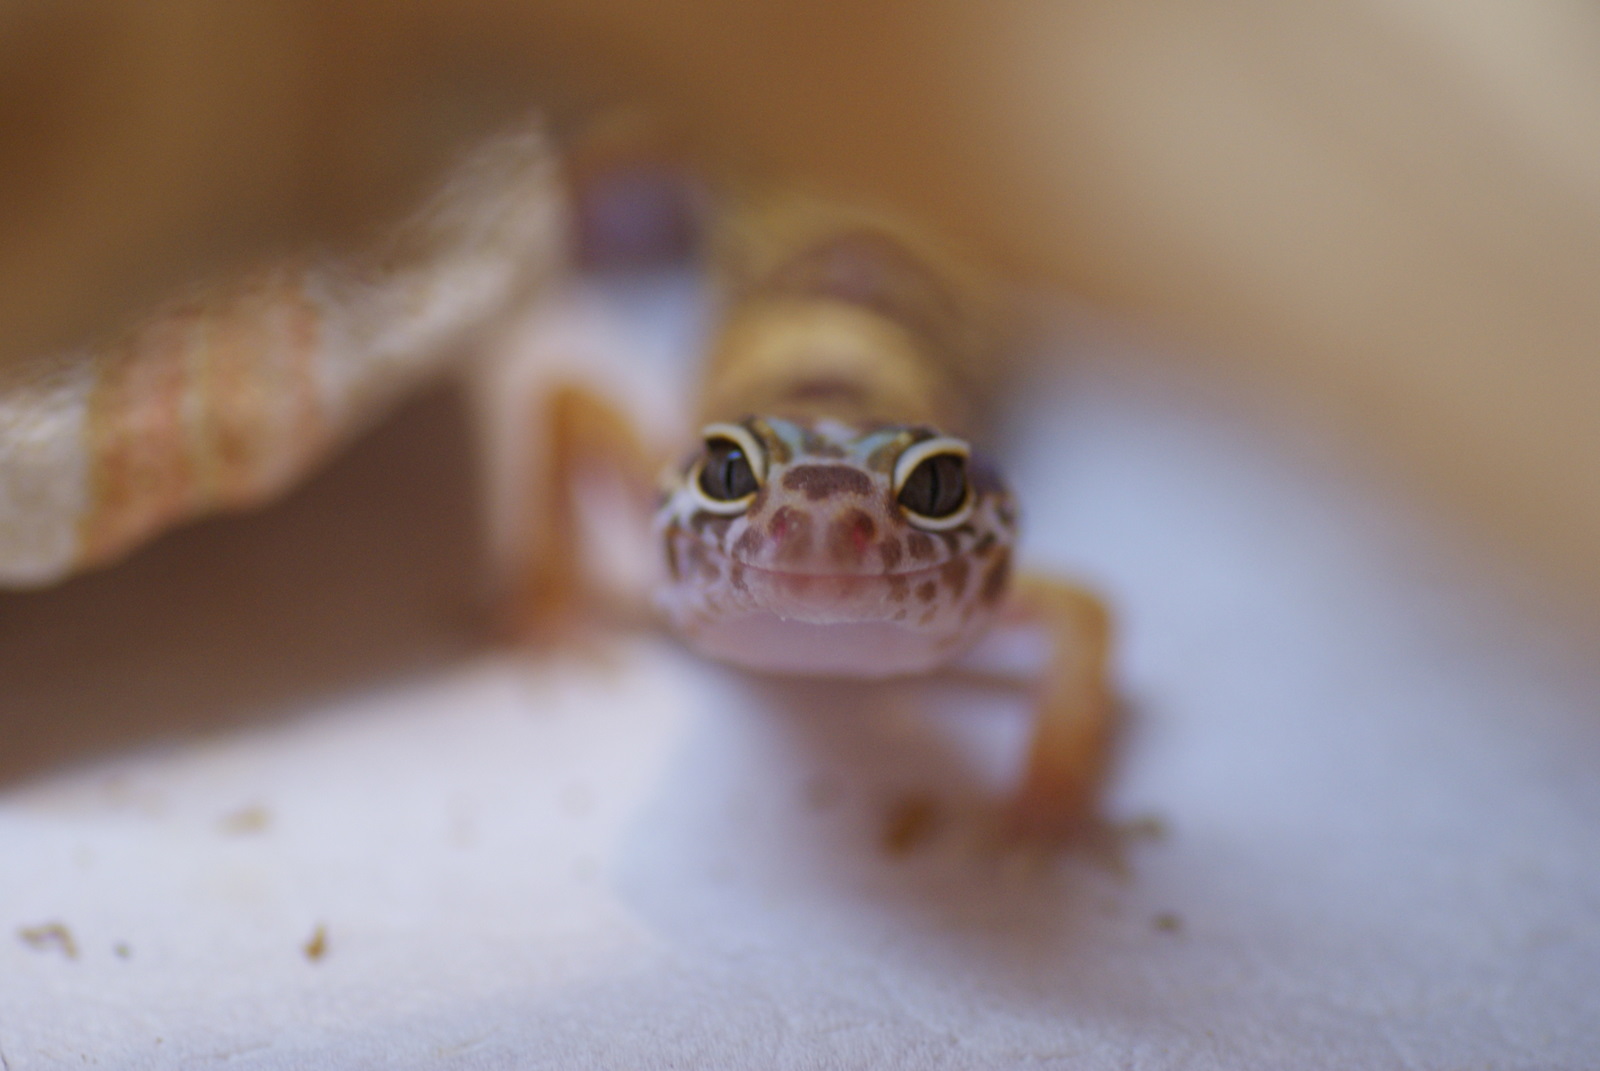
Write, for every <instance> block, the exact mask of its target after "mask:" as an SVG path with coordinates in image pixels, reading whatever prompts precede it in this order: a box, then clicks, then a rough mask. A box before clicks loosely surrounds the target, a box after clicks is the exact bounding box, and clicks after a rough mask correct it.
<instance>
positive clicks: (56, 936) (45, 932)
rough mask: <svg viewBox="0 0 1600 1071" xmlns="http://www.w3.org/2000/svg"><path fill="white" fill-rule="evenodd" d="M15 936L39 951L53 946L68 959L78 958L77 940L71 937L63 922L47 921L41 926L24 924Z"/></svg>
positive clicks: (70, 932)
mask: <svg viewBox="0 0 1600 1071" xmlns="http://www.w3.org/2000/svg"><path fill="white" fill-rule="evenodd" d="M17 936H18V937H20V938H22V941H23V943H24V944H26V945H27V946H28V947H29V948H33V949H37V950H39V951H41V952H43V951H46V950H48V949H51V948H55V949H59V950H60V952H61V954H62V955H64V956H66V957H67V958H68V959H77V958H78V942H77V941H74V940H73V939H72V931H71V930H69V929H67V927H66V926H65V925H64V924H63V923H60V922H47V923H45V924H44V925H42V926H24V927H22V928H21V929H19V930H18V931H17Z"/></svg>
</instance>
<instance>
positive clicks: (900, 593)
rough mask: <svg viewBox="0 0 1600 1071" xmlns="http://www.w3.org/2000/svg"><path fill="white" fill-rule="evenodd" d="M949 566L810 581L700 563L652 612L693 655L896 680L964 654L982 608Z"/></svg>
mask: <svg viewBox="0 0 1600 1071" xmlns="http://www.w3.org/2000/svg"><path fill="white" fill-rule="evenodd" d="M965 572H966V570H965V569H957V568H952V567H950V566H949V565H948V564H947V565H945V566H941V567H935V568H930V569H920V570H914V571H909V572H901V573H877V574H847V575H818V574H813V573H795V572H782V571H777V570H770V569H758V568H755V567H753V566H749V565H746V564H744V563H742V562H739V561H737V560H733V559H726V558H724V559H722V560H721V561H716V560H714V559H712V558H711V557H710V556H708V557H707V558H706V559H704V560H703V562H702V565H701V572H700V573H699V574H698V575H696V576H695V577H693V578H685V579H692V582H689V583H680V584H675V585H671V586H669V587H668V588H667V589H665V590H664V591H663V592H662V596H661V600H660V601H661V605H662V608H663V609H664V610H665V611H666V612H667V614H668V616H669V617H670V618H671V619H672V621H673V624H674V625H675V626H676V628H677V631H678V632H679V633H680V634H681V635H683V637H684V638H685V639H686V640H687V641H688V642H689V644H690V645H691V646H693V647H694V648H695V649H696V650H698V651H700V652H701V653H702V654H705V655H708V656H710V657H712V658H716V659H718V660H719V661H724V662H731V663H733V664H735V665H740V666H744V667H746V668H749V669H755V670H760V671H764V672H769V673H798V674H819V675H826V676H840V677H895V676H901V675H905V674H914V673H923V672H926V671H928V670H929V669H932V668H934V667H936V666H938V665H940V664H942V663H943V662H945V661H947V660H949V659H950V658H951V657H952V656H954V655H955V654H957V653H959V652H960V651H961V650H962V649H964V648H965V647H966V646H967V645H968V644H969V643H971V642H972V640H973V639H975V638H976V636H977V635H978V634H980V633H981V632H982V631H983V630H984V628H985V627H986V626H987V625H988V624H989V619H990V617H991V613H990V612H989V608H988V607H986V606H983V605H981V604H979V603H976V602H975V601H974V600H972V599H970V598H966V597H963V596H965V595H966V594H967V593H966V591H965V590H962V589H959V588H955V587H953V586H952V585H951V580H952V579H963V578H964V577H963V575H960V574H964V573H965Z"/></svg>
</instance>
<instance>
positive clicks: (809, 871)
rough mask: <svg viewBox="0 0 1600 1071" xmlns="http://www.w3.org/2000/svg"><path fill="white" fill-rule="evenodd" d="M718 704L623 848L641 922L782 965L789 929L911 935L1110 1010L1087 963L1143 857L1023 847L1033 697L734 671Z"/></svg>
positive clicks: (1001, 974)
mask: <svg viewBox="0 0 1600 1071" xmlns="http://www.w3.org/2000/svg"><path fill="white" fill-rule="evenodd" d="M717 690H718V691H720V692H722V693H723V694H721V695H718V696H714V697H713V698H712V699H711V701H710V702H709V703H708V706H707V709H706V710H704V711H703V712H702V713H701V714H700V716H699V717H698V719H697V722H698V724H697V725H696V726H695V727H694V728H693V729H692V730H691V732H690V733H689V735H688V738H687V739H686V740H685V741H684V743H683V745H682V749H681V751H680V754H679V756H678V759H677V760H676V762H675V763H674V768H673V769H672V771H671V772H670V773H669V775H668V776H667V778H666V779H665V780H666V784H667V786H668V787H667V788H665V789H664V790H663V791H662V792H661V793H660V794H659V796H658V797H657V798H656V799H655V800H654V801H653V802H652V803H651V805H650V806H649V807H647V808H645V809H644V810H643V812H642V814H641V818H640V820H639V822H638V825H637V826H636V828H635V829H634V830H633V831H632V832H631V833H630V838H629V839H630V844H629V848H628V850H627V851H625V852H623V853H622V856H623V858H625V859H627V860H628V864H627V870H626V872H625V873H623V874H622V875H621V879H620V884H621V887H622V888H623V890H624V894H625V897H626V899H627V900H628V903H629V906H630V908H631V909H632V910H634V911H636V912H638V913H639V914H640V915H641V916H642V917H644V918H647V919H649V920H650V922H651V924H652V926H654V927H655V928H656V929H657V930H658V931H659V932H661V933H663V934H666V935H668V936H669V937H670V938H671V939H674V940H677V941H680V942H683V943H685V944H688V945H694V946H705V945H709V946H715V945H718V944H719V943H725V944H727V945H728V946H729V947H730V948H734V949H738V950H740V951H741V953H743V952H744V951H746V950H748V949H752V948H766V949H767V952H768V953H769V954H770V955H772V956H775V957H777V959H779V960H781V959H783V958H784V957H787V956H791V955H794V954H795V948H794V947H793V945H792V944H786V943H785V942H784V941H782V940H781V939H777V938H774V937H773V936H772V935H773V934H775V933H786V934H793V933H807V934H812V935H815V937H816V941H817V946H818V948H829V947H834V948H838V947H849V946H850V945H851V944H852V943H853V942H855V941H856V940H857V939H859V937H860V935H861V934H864V933H870V934H872V935H874V938H873V939H874V940H878V939H879V938H881V937H882V936H883V935H885V934H890V935H897V936H895V939H894V940H887V941H885V942H884V947H885V948H887V949H902V948H916V949H918V951H917V952H916V953H915V956H916V957H917V958H918V961H919V963H921V961H922V960H923V959H926V961H927V963H928V964H933V963H937V964H939V965H940V967H939V969H940V970H948V971H956V972H960V973H962V974H966V975H969V976H970V975H977V976H981V977H983V978H984V979H985V987H986V988H987V989H988V990H989V991H991V992H996V993H1007V994H1012V995H1015V996H1016V998H1017V999H1019V1000H1031V999H1034V998H1033V997H1032V996H1031V994H1036V993H1038V992H1041V991H1043V990H1049V991H1052V992H1056V993H1063V992H1065V993H1077V992H1081V994H1082V996H1083V999H1084V1001H1085V1002H1086V1004H1089V1005H1092V1004H1093V993H1094V991H1095V982H1094V977H1093V964H1092V963H1090V962H1087V961H1086V960H1085V959H1084V958H1083V957H1082V956H1081V955H1079V954H1078V952H1079V949H1080V947H1081V946H1082V945H1083V943H1084V941H1085V935H1087V934H1092V933H1095V932H1097V931H1098V930H1100V929H1102V928H1103V924H1104V916H1105V915H1106V914H1107V913H1108V912H1111V913H1115V912H1116V911H1118V910H1119V907H1118V901H1120V900H1122V899H1124V894H1125V891H1126V889H1127V887H1128V883H1129V882H1130V881H1132V880H1135V877H1134V873H1135V872H1136V870H1137V865H1136V864H1137V862H1138V859H1137V856H1138V855H1139V854H1140V851H1142V850H1143V849H1137V850H1134V851H1130V852H1128V853H1127V856H1128V859H1129V862H1131V863H1133V864H1135V865H1134V867H1133V869H1132V870H1129V869H1124V868H1121V867H1119V866H1118V865H1116V862H1115V861H1109V860H1108V859H1107V858H1106V854H1105V853H1104V852H1103V851H1102V850H1100V848H1099V846H1097V845H1095V844H1093V843H1090V844H1087V845H1086V844H1082V843H1079V844H1075V845H1069V846H1067V847H1064V848H1060V849H1055V850H1036V849H1035V848H1032V847H1029V846H1020V847H1019V846H1018V844H1017V842H1016V841H1015V840H1014V839H1011V838H1009V837H1008V836H1006V835H1005V833H1004V821H1003V814H1004V804H1005V802H1006V801H1007V800H1008V798H1009V796H1008V792H1009V789H1010V787H1011V786H1012V785H1013V784H1014V773H1015V767H1018V766H1019V765H1020V759H1021V750H1022V745H1023V743H1024V741H1025V737H1026V733H1027V727H1028V723H1027V716H1026V713H1025V710H1024V709H1023V705H1022V702H1021V701H1020V697H1016V696H1010V697H1007V696H1004V695H995V694H990V695H988V696H987V697H984V696H980V695H979V694H977V693H978V692H979V691H982V689H977V688H974V687H973V686H971V685H969V684H965V683H961V682H952V683H950V684H948V685H947V684H945V683H943V682H939V681H937V680H936V679H930V680H929V681H927V682H919V683H889V684H881V685H880V684H854V683H848V682H827V681H803V680H777V679H757V678H750V677H742V676H740V675H737V674H732V673H730V674H729V677H728V678H727V679H726V684H725V687H724V688H720V689H717ZM930 698H931V699H932V700H933V702H930ZM935 708H943V709H935ZM1122 720H1123V721H1124V722H1125V723H1126V722H1128V721H1130V720H1136V719H1135V717H1134V715H1132V714H1131V712H1128V711H1124V713H1123V716H1122ZM1113 776H1114V774H1113ZM1130 839H1132V840H1142V839H1146V838H1144V837H1143V836H1140V835H1137V834H1136V835H1134V836H1133V837H1132V838H1130ZM1129 846H1130V847H1133V845H1132V844H1130V845H1129ZM696 875H700V876H702V877H700V878H697V877H696ZM801 954H802V955H803V954H804V953H801ZM885 954H886V955H896V954H898V953H897V952H886V953H885ZM921 969H922V966H918V967H915V968H913V971H914V972H915V971H920V970H921ZM1044 978H1049V979H1051V981H1050V983H1049V985H1048V986H1046V985H1044V984H1043V983H1042V981H1041V979H1044Z"/></svg>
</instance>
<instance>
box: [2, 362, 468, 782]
mask: <svg viewBox="0 0 1600 1071" xmlns="http://www.w3.org/2000/svg"><path fill="white" fill-rule="evenodd" d="M468 430H469V429H468V427H467V425H466V421H465V419H464V412H463V407H462V406H461V405H460V403H459V402H458V400H457V396H456V395H455V394H454V393H453V392H449V391H444V390H439V391H434V392H431V393H429V394H428V395H426V396H424V397H422V398H419V399H417V400H415V401H412V402H411V403H409V404H407V405H406V406H405V407H404V408H403V411H402V412H400V413H398V414H396V415H395V417H394V418H393V419H390V420H389V421H387V422H386V423H385V424H384V425H383V426H382V427H380V428H378V429H377V430H376V431H375V432H374V433H372V434H370V435H368V436H366V437H365V438H363V439H362V440H360V441H359V442H358V443H356V444H355V445H354V446H353V447H352V448H350V449H348V450H347V451H345V452H344V453H343V454H342V455H341V456H339V457H338V458H336V459H335V460H334V461H333V462H332V463H331V464H330V465H329V466H328V467H327V468H326V469H324V470H323V471H322V472H321V473H319V474H318V475H316V476H315V477H313V478H312V479H311V480H310V481H309V482H308V483H307V484H305V485H304V486H302V487H300V488H298V489H296V490H295V491H294V492H293V493H292V494H290V495H289V497H288V498H286V499H284V500H283V501H281V502H279V503H277V504H275V505H272V506H270V507H268V508H266V509H262V510H259V511H256V512H252V513H246V514H240V515H234V516H227V517H219V518H212V519H208V520H205V521H202V522H200V523H197V524H194V525H190V526H187V527H184V528H182V529H179V530H178V531H175V532H173V533H171V534H169V535H167V536H165V537H163V538H160V539H158V540H156V541H155V542H154V543H153V544H151V545H149V546H147V547H145V548H143V549H142V550H140V551H138V552H137V553H135V554H134V555H133V556H132V557H131V558H129V559H127V560H126V561H123V562H122V563H120V564H118V565H116V566H114V567H112V568H109V569H106V570H103V571H100V572H96V573H91V574H88V575H85V576H80V577H76V578H74V579H72V580H70V581H67V582H66V583H63V584H61V585H59V586H57V587H54V588H50V589H47V590H43V591H37V592H22V593H17V592H9V593H4V594H0V784H6V783H14V782H16V781H18V780H19V779H22V778H27V777H31V776H33V775H35V774H37V773H39V772H41V771H43V770H47V769H50V768H54V767H58V766H61V765H63V764H68V763H75V762H79V761H83V760H87V759H92V758H96V757H100V756H104V755H107V754H111V753H114V752H119V751H124V750H127V749H129V748H137V747H143V746H147V745H151V744H155V743H158V742H167V741H173V740H181V739H184V738H188V737H192V736H194V735H196V734H201V733H209V732H214V731H218V730H223V729H233V728H237V727H239V726H241V725H245V724H250V723H255V722H260V721H266V720H271V719H273V718H275V717H281V716H283V715H284V714H285V713H286V712H292V711H293V709H294V708H295V707H296V706H297V704H298V703H300V702H301V701H303V700H305V699H307V698H309V697H312V696H316V695H320V694H326V693H328V692H332V691H337V690H341V689H345V688H349V687H352V686H354V685H357V684H359V683H362V682H367V681H372V680H376V679H382V678H387V677H393V676H396V675H399V674H405V673H408V672H413V671H416V670H418V669H421V668H425V667H429V666H435V665H439V664H442V663H444V662H447V661H449V660H453V659H456V658H459V657H460V656H461V655H462V654H463V653H464V652H466V651H468V650H470V649H472V648H473V647H474V646H475V645H477V644H478V643H479V642H480V641H479V640H478V638H477V637H478V635H480V634H481V630H479V629H478V628H477V627H476V625H475V624H474V620H475V614H476V610H475V606H474V604H475V601H476V588H475V584H476V579H477V577H478V575H479V572H478V570H479V560H480V559H479V553H480V550H479V545H480V539H479V537H478V532H477V524H476V515H477V509H476V502H475V498H474V491H473V486H472V476H473V467H472V460H471V444H470V441H469V438H468Z"/></svg>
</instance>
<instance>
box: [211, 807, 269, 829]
mask: <svg viewBox="0 0 1600 1071" xmlns="http://www.w3.org/2000/svg"><path fill="white" fill-rule="evenodd" d="M271 824H272V812H270V811H268V810H267V809H266V808H265V807H262V806H260V805H259V804H252V805H251V806H249V807H243V808H241V809H239V810H237V811H234V812H233V813H232V814H230V815H228V816H227V817H226V818H224V819H223V820H222V831H223V832H224V833H227V834H230V835H232V836H246V835H248V834H251V833H260V832H263V831H264V830H265V829H266V828H267V827H268V826H270V825H271Z"/></svg>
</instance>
